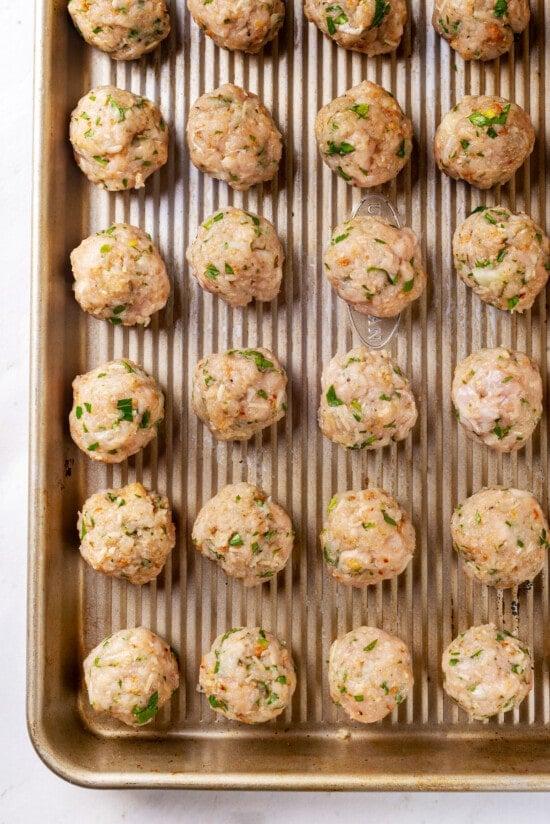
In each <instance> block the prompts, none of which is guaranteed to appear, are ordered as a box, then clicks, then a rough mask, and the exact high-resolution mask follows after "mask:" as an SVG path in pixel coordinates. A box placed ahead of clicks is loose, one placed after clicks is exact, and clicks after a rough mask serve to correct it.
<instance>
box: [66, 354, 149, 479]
mask: <svg viewBox="0 0 550 824" xmlns="http://www.w3.org/2000/svg"><path fill="white" fill-rule="evenodd" d="M163 417H164V395H163V394H162V392H161V390H160V388H159V386H158V384H157V382H156V381H155V379H154V378H152V377H150V375H148V374H147V373H146V372H145V371H144V370H143V369H142V368H141V367H140V366H138V365H137V364H136V363H134V362H133V361H130V360H114V361H110V362H109V363H105V364H104V365H103V366H98V367H97V369H92V371H91V372H86V374H85V375H78V377H76V378H75V379H74V381H73V408H72V409H71V414H70V415H69V424H70V427H71V436H72V439H73V441H74V442H75V444H76V445H77V446H78V447H79V448H80V449H82V451H83V452H85V453H86V454H87V455H88V456H89V457H90V458H92V460H94V461H103V463H120V462H121V461H124V460H126V458H129V457H130V455H135V453H136V452H139V450H140V449H143V448H144V447H145V446H147V444H148V443H149V441H152V440H153V438H155V437H156V435H157V426H158V424H160V423H161V421H162V419H163Z"/></svg>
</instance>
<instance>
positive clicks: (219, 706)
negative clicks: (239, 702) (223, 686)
mask: <svg viewBox="0 0 550 824" xmlns="http://www.w3.org/2000/svg"><path fill="white" fill-rule="evenodd" d="M208 703H209V704H210V706H211V707H212V709H214V710H225V711H227V701H224V700H223V699H222V698H216V696H215V695H209V696H208Z"/></svg>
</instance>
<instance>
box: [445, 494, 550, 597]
mask: <svg viewBox="0 0 550 824" xmlns="http://www.w3.org/2000/svg"><path fill="white" fill-rule="evenodd" d="M451 532H452V535H453V542H454V547H455V549H456V551H457V552H458V554H459V555H460V556H461V558H462V560H463V562H464V570H465V571H466V573H467V574H468V575H469V576H470V578H477V580H478V581H481V583H483V584H487V585H488V586H494V587H498V588H499V589H504V588H506V587H515V586H519V584H521V583H523V581H530V580H531V579H532V578H534V577H535V576H536V575H538V574H539V572H540V571H541V569H542V567H543V565H544V559H545V557H546V549H547V547H548V543H547V539H548V536H549V534H550V533H549V531H548V523H547V521H546V518H545V517H544V514H543V512H542V509H541V508H540V506H539V503H538V501H537V499H536V498H535V497H534V496H533V495H531V493H530V492H525V491H524V490H522V489H503V488H502V487H498V486H495V487H488V488H487V489H482V490H480V491H479V492H476V493H475V495H472V496H471V497H470V498H467V499H466V500H465V501H464V502H463V503H461V504H459V506H457V508H456V509H455V511H454V513H453V517H452V521H451Z"/></svg>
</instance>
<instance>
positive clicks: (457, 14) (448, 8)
mask: <svg viewBox="0 0 550 824" xmlns="http://www.w3.org/2000/svg"><path fill="white" fill-rule="evenodd" d="M529 16H530V12H529V0H435V4H434V12H433V18H432V21H433V24H434V28H435V30H436V31H437V33H438V34H440V35H441V37H444V38H445V40H448V41H449V43H450V44H451V46H452V47H453V49H456V50H457V52H458V53H459V54H460V55H461V56H462V57H463V58H464V60H494V59H495V58H496V57H499V56H500V55H501V54H504V53H505V52H507V51H508V50H509V49H510V47H511V45H512V43H513V40H514V33H516V34H517V33H518V32H521V31H523V30H524V29H525V28H526V27H527V24H528V23H529Z"/></svg>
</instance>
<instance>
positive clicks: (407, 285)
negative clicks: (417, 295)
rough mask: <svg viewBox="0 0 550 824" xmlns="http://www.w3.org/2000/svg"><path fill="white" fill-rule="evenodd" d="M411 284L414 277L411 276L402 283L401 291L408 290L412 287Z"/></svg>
mask: <svg viewBox="0 0 550 824" xmlns="http://www.w3.org/2000/svg"><path fill="white" fill-rule="evenodd" d="M413 285H414V278H411V279H410V280H406V281H405V283H404V284H403V291H404V292H410V291H411V289H412V288H413Z"/></svg>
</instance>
